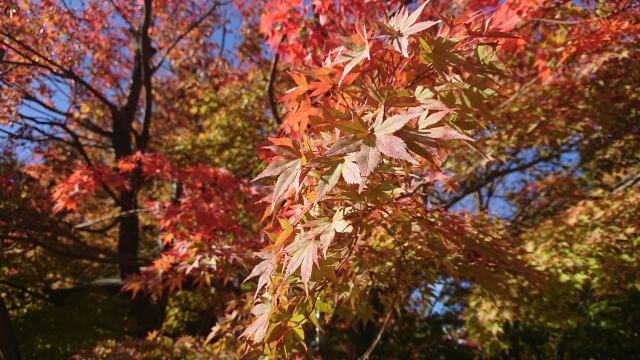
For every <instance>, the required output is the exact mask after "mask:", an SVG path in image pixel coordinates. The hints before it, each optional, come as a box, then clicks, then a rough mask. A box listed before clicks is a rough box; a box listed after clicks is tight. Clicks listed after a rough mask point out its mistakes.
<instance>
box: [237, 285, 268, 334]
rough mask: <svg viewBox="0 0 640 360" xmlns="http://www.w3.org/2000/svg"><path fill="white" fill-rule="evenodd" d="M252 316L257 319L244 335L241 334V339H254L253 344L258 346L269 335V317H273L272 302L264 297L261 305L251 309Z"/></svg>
mask: <svg viewBox="0 0 640 360" xmlns="http://www.w3.org/2000/svg"><path fill="white" fill-rule="evenodd" d="M251 315H253V316H255V317H256V319H255V320H254V321H253V323H251V325H249V327H247V328H246V329H245V330H244V331H243V332H242V334H240V337H241V338H245V339H253V343H254V344H257V343H259V342H260V341H262V339H263V338H264V336H265V335H266V333H267V330H268V329H269V316H270V315H271V301H269V300H268V298H267V297H266V296H264V297H263V300H262V302H261V303H259V304H257V305H255V306H254V307H253V309H251Z"/></svg>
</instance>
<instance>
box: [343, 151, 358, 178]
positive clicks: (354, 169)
mask: <svg viewBox="0 0 640 360" xmlns="http://www.w3.org/2000/svg"><path fill="white" fill-rule="evenodd" d="M353 158H354V157H353V156H348V157H346V158H345V159H344V163H343V164H342V178H343V179H344V181H345V182H346V183H347V184H358V183H360V169H359V168H358V165H357V164H356V163H355V162H353Z"/></svg>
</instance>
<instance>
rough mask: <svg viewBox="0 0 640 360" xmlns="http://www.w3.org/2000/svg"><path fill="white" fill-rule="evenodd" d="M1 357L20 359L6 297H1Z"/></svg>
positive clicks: (11, 359)
mask: <svg viewBox="0 0 640 360" xmlns="http://www.w3.org/2000/svg"><path fill="white" fill-rule="evenodd" d="M0 359H1V360H19V359H20V352H19V351H18V341H17V340H16V337H15V334H14V333H13V328H12V327H11V318H9V311H7V307H6V306H5V305H4V299H2V297H0Z"/></svg>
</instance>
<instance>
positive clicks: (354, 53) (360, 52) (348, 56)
mask: <svg viewBox="0 0 640 360" xmlns="http://www.w3.org/2000/svg"><path fill="white" fill-rule="evenodd" d="M356 28H357V27H356ZM356 40H357V42H356V43H355V48H354V49H353V50H351V51H349V52H347V53H344V54H342V53H343V52H344V49H345V48H344V47H342V48H339V49H338V55H337V56H336V59H335V60H334V62H333V64H332V65H337V64H341V63H344V62H346V63H347V64H346V65H345V66H344V70H342V75H341V76H340V80H339V81H338V86H340V85H342V80H344V78H345V77H346V76H347V74H349V72H351V70H353V68H355V67H356V66H357V65H358V64H359V63H360V62H362V60H364V59H367V60H370V59H371V56H370V48H369V39H368V38H367V27H366V26H365V25H364V24H363V25H362V33H361V32H359V31H358V32H357V33H356Z"/></svg>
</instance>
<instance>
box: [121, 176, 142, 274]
mask: <svg viewBox="0 0 640 360" xmlns="http://www.w3.org/2000/svg"><path fill="white" fill-rule="evenodd" d="M132 187H133V189H132V190H128V191H125V192H123V193H122V195H121V196H120V201H121V202H122V207H121V210H122V212H123V213H125V215H123V216H122V217H121V218H120V225H119V228H118V255H119V257H120V259H121V260H122V261H121V263H120V277H121V278H122V279H123V280H124V279H125V278H126V277H127V276H129V275H131V274H136V273H138V272H139V269H138V265H137V259H138V247H139V245H140V219H139V216H138V213H136V212H133V211H135V210H136V208H137V199H136V197H137V194H136V190H135V185H133V186H132ZM127 212H130V213H127Z"/></svg>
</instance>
